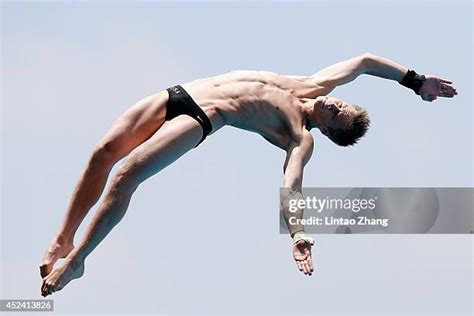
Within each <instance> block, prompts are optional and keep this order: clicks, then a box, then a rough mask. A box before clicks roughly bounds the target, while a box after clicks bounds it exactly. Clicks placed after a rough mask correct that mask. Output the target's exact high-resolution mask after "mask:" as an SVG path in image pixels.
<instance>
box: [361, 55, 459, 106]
mask: <svg viewBox="0 0 474 316" xmlns="http://www.w3.org/2000/svg"><path fill="white" fill-rule="evenodd" d="M364 55H365V58H364V66H365V70H364V73H365V74H368V75H372V76H377V77H381V78H385V79H390V80H395V81H397V82H398V83H400V84H402V85H404V86H406V87H408V88H411V89H413V91H415V93H416V94H418V95H420V96H421V98H422V99H423V100H424V101H429V102H432V101H434V100H436V99H437V98H438V97H444V98H452V97H454V96H455V95H456V94H457V91H456V89H455V88H454V87H453V86H452V83H453V82H452V81H450V80H447V79H442V78H439V77H436V76H431V75H427V76H422V75H418V74H416V72H414V71H413V70H410V71H409V70H408V69H407V68H406V67H404V66H402V65H400V64H397V63H395V62H394V61H391V60H389V59H387V58H384V57H380V56H377V55H374V54H370V53H366V54H364Z"/></svg>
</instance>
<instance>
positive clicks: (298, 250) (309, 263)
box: [293, 239, 314, 275]
mask: <svg viewBox="0 0 474 316" xmlns="http://www.w3.org/2000/svg"><path fill="white" fill-rule="evenodd" d="M312 245H313V242H312V240H305V239H301V240H298V241H297V242H295V243H293V258H294V259H295V261H296V265H297V266H298V269H299V270H300V271H302V272H303V273H304V274H307V275H311V274H312V273H313V271H314V269H313V259H312V258H311V246H312Z"/></svg>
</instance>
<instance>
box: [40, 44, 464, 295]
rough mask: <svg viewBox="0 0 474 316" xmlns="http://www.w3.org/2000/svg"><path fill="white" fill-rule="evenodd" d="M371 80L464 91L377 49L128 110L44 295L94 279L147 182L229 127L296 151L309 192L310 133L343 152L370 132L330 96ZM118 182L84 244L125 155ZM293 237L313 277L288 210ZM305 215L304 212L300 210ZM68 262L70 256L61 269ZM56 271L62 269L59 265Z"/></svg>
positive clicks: (80, 192) (206, 83) (438, 93)
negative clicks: (99, 259) (105, 247)
mask: <svg viewBox="0 0 474 316" xmlns="http://www.w3.org/2000/svg"><path fill="white" fill-rule="evenodd" d="M362 74H369V75H373V76H377V77H381V78H385V79H390V80H394V81H397V82H399V83H400V84H402V85H404V86H406V87H408V88H410V89H412V90H414V92H415V93H416V94H418V95H420V96H421V98H422V99H423V100H424V101H428V102H432V101H434V100H436V99H437V98H438V97H446V98H452V97H454V95H456V94H457V92H456V89H455V88H454V87H453V86H452V82H451V81H449V80H445V79H441V78H438V77H435V76H424V75H420V74H417V73H416V72H415V71H413V70H408V69H407V68H405V67H403V66H401V65H399V64H397V63H395V62H393V61H391V60H388V59H386V58H383V57H380V56H376V55H374V54H370V53H364V54H361V55H360V56H357V57H354V58H351V59H348V60H345V61H342V62H339V63H336V64H334V65H331V66H329V67H327V68H325V69H322V70H320V71H319V72H317V73H315V74H313V75H311V76H285V75H281V74H277V73H273V72H268V71H240V70H239V71H232V72H229V73H225V74H222V75H218V76H214V77H210V78H205V79H198V80H195V81H192V82H188V83H185V84H182V85H176V86H174V87H171V88H168V89H167V90H165V91H161V92H157V93H156V94H153V95H151V96H148V97H146V98H144V99H142V100H141V101H139V102H138V103H136V104H135V105H133V106H132V107H130V108H129V109H128V110H127V111H126V112H125V113H123V114H122V115H121V116H120V117H119V118H118V119H117V120H116V121H115V122H114V124H113V126H112V127H111V129H110V130H109V131H108V132H107V133H106V134H105V136H104V137H103V138H102V140H100V141H99V143H98V144H97V145H96V146H95V148H94V149H93V151H92V153H91V155H90V158H89V160H88V163H87V166H86V168H85V169H84V171H83V173H82V175H81V177H80V179H79V181H78V183H77V185H76V187H75V190H74V192H73V194H72V197H71V200H70V203H69V205H68V208H67V212H66V215H65V218H64V221H63V222H62V224H61V226H60V228H59V230H58V232H57V233H56V235H55V237H54V238H53V241H52V242H51V244H50V246H49V247H48V249H47V251H46V253H45V255H44V258H43V260H42V262H41V265H40V274H41V277H42V278H43V284H42V286H41V292H42V295H43V296H47V295H50V294H52V293H53V292H55V291H59V290H61V289H62V288H64V286H65V285H67V284H68V283H69V282H70V281H71V280H73V279H76V278H79V277H81V276H82V275H83V273H84V261H85V259H86V257H87V256H88V255H89V254H90V253H91V252H92V251H93V250H94V249H95V248H96V247H97V245H98V244H99V243H100V242H101V241H102V240H103V239H104V238H105V237H106V236H107V234H109V232H110V231H111V230H112V228H113V227H114V226H115V225H116V224H117V223H118V222H119V221H120V220H121V219H122V217H123V216H124V214H125V212H126V210H127V207H128V205H129V202H130V199H131V197H132V195H133V193H134V192H135V190H136V189H137V188H138V186H139V185H140V183H142V182H143V181H145V180H146V179H147V178H149V177H151V176H152V175H154V174H156V173H157V172H159V171H160V170H162V169H164V168H165V167H167V166H168V165H170V164H171V163H173V162H174V161H176V160H177V159H178V158H179V157H181V156H182V155H184V154H185V153H186V152H188V151H189V150H191V149H193V148H195V147H196V146H198V145H199V144H200V143H201V142H202V141H204V140H205V139H206V137H207V136H208V135H211V134H213V133H215V132H216V131H218V130H219V129H220V128H222V127H223V126H225V125H231V126H234V127H237V128H240V129H244V130H248V131H251V132H255V133H258V134H260V135H261V136H263V137H264V138H265V139H266V140H267V141H269V142H270V143H271V144H273V145H275V146H277V147H279V148H281V149H283V150H284V151H285V152H286V159H285V162H284V165H283V173H284V177H283V185H282V187H283V188H288V189H289V190H288V192H290V193H289V194H288V195H287V196H286V197H284V198H292V197H293V198H294V197H295V196H301V186H302V179H303V168H304V166H305V164H306V163H307V162H308V160H309V159H310V157H311V153H312V151H313V137H312V136H311V133H310V130H311V129H313V128H318V129H319V130H320V131H321V133H322V134H324V135H326V136H327V137H328V138H329V139H330V140H332V141H333V142H334V143H336V144H338V145H340V146H349V145H353V144H355V143H357V141H358V140H359V139H360V138H361V137H362V136H363V135H364V134H365V133H366V131H367V129H368V126H369V122H370V121H369V118H368V115H367V111H366V110H365V109H363V108H361V107H359V106H357V105H353V104H350V103H348V102H344V101H342V100H339V99H337V98H334V97H328V96H327V95H328V94H329V93H330V92H331V91H332V90H333V89H334V88H336V87H337V86H340V85H343V84H346V83H348V82H351V81H352V80H354V79H355V78H357V77H358V76H360V75H362ZM124 157H125V159H124V162H123V164H122V165H121V166H120V167H119V169H118V171H117V173H116V174H115V175H114V176H113V179H112V181H111V184H110V187H109V188H108V189H107V191H106V192H105V195H104V197H103V200H102V201H101V204H100V205H99V207H98V209H97V212H96V214H95V215H94V217H93V219H92V221H91V223H90V224H89V226H88V227H87V230H86V232H85V236H84V237H83V239H82V240H81V241H80V243H79V244H78V245H77V246H76V247H74V246H73V240H74V235H75V233H76V231H77V229H78V227H79V225H80V224H81V222H82V221H83V219H84V217H85V216H86V214H87V213H88V211H89V209H90V208H91V207H92V206H93V205H94V204H95V203H96V202H97V201H98V200H99V197H100V196H101V195H102V193H103V191H104V187H105V183H106V180H107V177H108V175H109V172H110V170H111V169H112V166H113V165H114V164H115V163H116V162H117V161H118V160H120V159H122V158H124ZM282 212H283V216H284V217H285V219H286V221H287V224H288V228H289V232H290V234H291V237H292V238H293V246H292V251H293V257H294V260H295V261H296V264H297V267H298V269H299V270H300V271H302V272H303V273H304V274H307V275H311V274H312V272H313V263H312V258H311V246H312V245H313V240H312V239H311V238H310V237H309V236H306V235H305V234H304V228H303V226H301V225H289V223H288V218H289V217H290V215H291V216H294V215H295V214H291V213H289V212H288V210H287V209H286V208H285V207H282ZM297 215H298V216H299V217H300V218H301V217H302V212H299V213H298V214H297ZM59 258H65V259H64V260H63V261H62V262H61V263H60V264H59V266H58V267H56V268H54V264H55V262H56V261H57V260H58V259H59ZM53 268H54V269H53Z"/></svg>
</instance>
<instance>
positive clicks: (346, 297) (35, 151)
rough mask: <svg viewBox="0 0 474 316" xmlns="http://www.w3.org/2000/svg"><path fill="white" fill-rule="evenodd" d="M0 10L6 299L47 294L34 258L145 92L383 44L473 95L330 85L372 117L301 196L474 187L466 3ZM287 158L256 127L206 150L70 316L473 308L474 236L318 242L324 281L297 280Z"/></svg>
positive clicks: (100, 269) (75, 292) (156, 186)
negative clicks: (284, 218)
mask: <svg viewBox="0 0 474 316" xmlns="http://www.w3.org/2000/svg"><path fill="white" fill-rule="evenodd" d="M1 8H2V13H1V17H2V19H1V20H2V21H1V23H2V24H1V25H2V33H1V34H2V65H1V67H2V83H1V92H2V101H1V104H2V155H1V159H2V191H1V193H2V212H1V214H2V217H1V220H2V223H1V224H2V233H1V234H0V237H1V239H2V243H1V245H2V260H1V265H2V266H1V278H2V282H1V287H0V291H1V293H0V297H2V298H41V297H40V296H39V286H40V282H41V280H40V278H39V275H38V274H37V264H38V263H39V261H40V259H41V256H42V254H43V251H44V250H45V248H46V246H47V245H48V243H49V241H50V239H51V238H52V235H53V233H54V232H55V230H56V228H57V226H58V224H59V222H60V220H61V219H62V216H63V213H64V209H65V207H66V205H67V203H68V200H69V197H70V194H71V192H72V190H73V187H74V185H75V182H76V180H77V179H78V176H79V174H80V172H81V170H82V168H83V167H84V165H85V162H86V160H87V157H88V155H89V153H90V150H91V148H92V147H93V146H94V144H95V143H96V142H97V141H98V140H99V139H100V138H101V137H102V135H103V134H104V133H105V132H106V131H107V129H108V128H109V127H110V124H111V123H112V122H113V121H114V120H115V118H116V117H117V116H118V115H119V114H120V113H122V112H123V111H124V110H125V109H126V108H128V107H129V106H130V105H132V104H133V103H134V102H136V101H138V100H139V99H141V98H142V97H144V96H146V95H149V94H152V93H155V92H156V91H158V90H161V89H164V88H166V87H168V86H171V85H174V84H176V83H182V82H186V81H188V80H192V79H195V78H200V77H204V76H210V75H214V74H218V73H221V72H225V71H228V70H233V69H264V70H271V71H276V72H280V73H285V74H311V73H314V72H316V71H317V70H319V69H321V68H322V67H325V66H327V65H330V64H332V63H335V62H338V61H340V60H342V59H346V58H350V57H353V56H355V55H357V54H360V53H362V52H366V51H369V52H372V53H374V54H378V55H381V56H384V57H387V58H390V59H393V60H394V61H396V62H399V63H401V64H403V65H405V66H406V67H408V68H413V69H415V70H417V71H418V72H421V73H425V74H434V75H439V76H441V77H445V78H447V79H451V80H453V81H454V83H455V86H456V88H457V89H458V91H459V95H458V96H457V97H456V98H454V99H442V100H439V101H436V102H434V103H427V102H423V101H421V99H420V98H419V97H418V96H416V95H415V94H414V93H413V92H412V91H410V90H408V89H405V88H403V87H401V86H400V85H398V84H397V83H395V82H390V81H387V80H382V79H379V78H375V77H370V76H362V77H360V78H358V79H357V80H356V81H354V82H353V83H350V84H348V85H346V86H343V87H340V88H338V89H336V90H335V91H334V92H333V93H332V94H331V95H333V96H336V97H339V98H342V99H344V100H346V101H348V102H353V103H356V104H360V105H362V106H365V107H367V108H368V110H369V113H370V115H371V118H372V128H371V130H370V131H369V133H368V135H367V137H366V138H364V139H363V140H362V141H361V143H360V144H359V145H357V146H355V147H353V148H340V147H337V146H335V145H333V144H332V143H330V142H329V141H328V140H327V139H325V138H323V137H321V135H320V134H319V133H318V132H317V131H314V132H313V135H314V136H315V142H316V149H315V153H314V154H313V158H312V160H311V162H310V163H309V164H308V166H307V167H306V172H305V179H304V184H305V186H338V187H350V186H372V187H374V186H388V187H390V186H433V187H436V186H449V187H453V186H454V187H456V186H472V185H473V165H472V158H473V130H472V123H473V111H472V104H473V102H472V15H473V11H472V3H471V2H469V1H436V2H430V1H419V2H415V1H409V2H408V1H403V2H232V3H219V2H199V3H195V2H180V3H169V2H94V3H92V2H40V3H33V2H18V3H14V2H2V4H1ZM283 159H284V153H283V152H282V151H281V150H280V149H277V148H274V147H272V146H271V145H269V144H268V143H266V142H265V141H264V140H263V139H262V138H261V137H259V136H257V135H254V134H251V133H248V132H244V131H240V130H237V129H234V128H224V129H222V130H221V131H220V132H218V133H216V134H214V135H212V136H210V137H208V138H207V139H206V141H205V143H204V144H202V145H201V146H200V147H198V149H196V150H193V151H191V152H189V153H188V154H187V155H186V156H184V157H182V158H181V159H180V160H179V161H177V162H176V163H175V164H173V165H172V166H170V167H169V168H168V169H166V170H164V171H163V172H162V173H160V174H158V175H156V176H155V177H153V178H151V179H150V180H148V181H147V182H146V183H144V184H143V185H142V186H141V187H140V188H139V190H138V191H137V192H136V194H135V196H134V197H133V199H132V203H131V205H130V208H129V211H128V213H127V215H126V216H125V218H124V220H123V221H122V222H121V223H120V224H119V226H117V227H116V228H115V229H114V230H113V232H112V233H111V234H110V237H109V238H108V239H106V241H104V242H103V243H102V244H101V245H100V246H99V247H98V248H97V250H96V251H95V252H94V253H93V254H92V255H91V256H90V258H89V259H88V260H87V262H86V264H87V265H86V274H85V276H84V277H83V279H81V280H78V281H74V282H73V283H71V284H70V285H69V286H68V287H67V288H66V289H65V290H64V291H62V292H59V293H57V294H55V295H54V296H53V298H54V299H55V305H56V309H57V311H58V312H65V313H67V312H84V313H101V312H119V311H121V312H126V313H133V312H142V313H167V314H171V315H173V314H192V315H197V314H202V315H206V314H213V313H214V314H219V315H222V314H232V313H233V314H249V315H250V314H263V313H267V314H279V313H280V314H288V315H296V314H301V315H303V314H312V315H313V314H317V315H343V314H351V315H356V314H361V315H362V314H363V315H369V314H374V315H380V314H383V313H387V314H388V313H389V312H391V313H393V314H397V313H398V314H400V315H409V314H412V315H416V314H421V313H426V314H431V315H433V314H435V313H438V314H445V315H448V314H449V315H455V314H459V315H469V313H470V311H471V300H472V287H471V285H472V269H471V267H472V237H471V236H462V235H450V236H435V235H431V236H420V235H404V236H383V235H379V236H359V235H358V236H352V235H351V236H330V235H325V236H315V237H316V240H317V244H316V248H315V261H316V269H317V270H316V273H315V275H314V276H313V277H312V278H307V277H304V276H303V275H300V273H299V272H298V271H297V270H296V268H295V267H294V263H293V262H292V258H291V256H290V245H291V242H290V240H289V238H288V237H287V236H283V235H279V234H278V219H279V218H278V188H279V186H280V184H281V180H282V174H281V170H282V164H283ZM93 210H94V209H93ZM93 210H92V211H91V213H92V212H93ZM249 218H251V219H249ZM89 219H90V216H88V218H87V219H86V221H88V220H89ZM83 229H84V227H81V231H80V233H81V232H82V231H83ZM176 231H177V232H179V234H178V235H176ZM171 234H173V235H174V237H173V238H170V237H169V236H170V235H171ZM216 235H220V236H223V237H222V238H219V239H216V238H214V236H216ZM79 238H80V235H78V236H77V237H76V242H77V241H78V239H79ZM175 245H182V246H183V247H184V248H185V251H184V252H183V253H182V254H176V253H175V250H174V249H175ZM176 257H178V259H176ZM79 298H80V300H79Z"/></svg>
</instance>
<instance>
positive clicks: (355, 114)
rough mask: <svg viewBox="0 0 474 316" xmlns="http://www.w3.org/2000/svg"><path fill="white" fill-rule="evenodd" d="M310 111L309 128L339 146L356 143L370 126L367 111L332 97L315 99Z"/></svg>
mask: <svg viewBox="0 0 474 316" xmlns="http://www.w3.org/2000/svg"><path fill="white" fill-rule="evenodd" d="M311 110H312V111H310V112H309V113H310V115H309V116H310V117H309V121H310V123H309V124H310V126H311V127H317V128H319V130H320V131H321V133H323V134H324V135H326V136H327V137H328V138H329V139H330V140H332V141H333V142H334V143H336V144H338V145H340V146H350V145H354V144H355V143H357V141H358V140H359V139H360V138H361V137H362V136H364V135H365V133H366V132H367V129H368V128H369V125H370V119H369V116H368V113H367V110H365V109H364V108H362V107H360V106H358V105H354V104H350V103H347V102H344V101H342V100H339V99H336V98H333V97H327V96H323V97H317V98H316V99H314V102H313V104H312V109H311Z"/></svg>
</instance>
